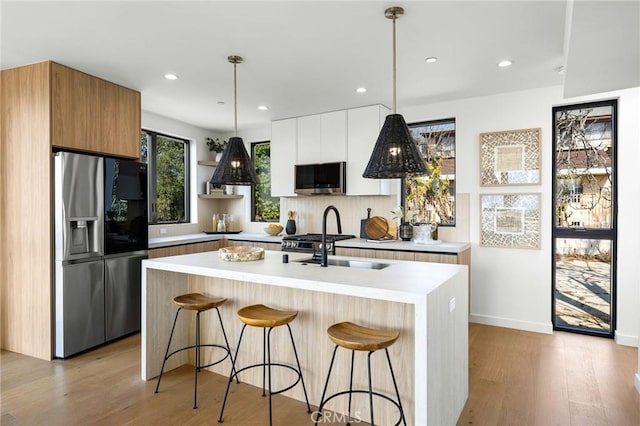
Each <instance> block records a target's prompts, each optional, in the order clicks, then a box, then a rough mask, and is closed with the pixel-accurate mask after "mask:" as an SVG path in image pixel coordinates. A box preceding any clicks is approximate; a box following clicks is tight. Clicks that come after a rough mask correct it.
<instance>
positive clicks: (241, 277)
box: [142, 250, 467, 303]
mask: <svg viewBox="0 0 640 426" xmlns="http://www.w3.org/2000/svg"><path fill="white" fill-rule="evenodd" d="M283 254H284V253H282V252H279V251H269V250H267V251H265V258H264V259H263V260H258V261H252V262H227V261H223V260H222V259H220V258H219V257H218V252H217V251H215V252H205V253H196V254H188V255H181V256H171V257H161V258H156V259H147V260H143V262H142V265H143V267H144V268H150V269H159V270H165V271H172V272H181V273H186V274H193V275H201V276H209V277H218V278H226V279H232V280H238V281H245V282H255V283H261V284H270V285H274V286H281V287H289V288H297V289H304V290H311V291H319V292H323V293H334V294H342V295H349V296H358V297H362V295H363V294H366V295H367V297H369V298H372V299H380V300H387V301H394V302H403V303H420V302H424V300H425V299H424V298H425V296H426V295H427V294H429V293H430V292H431V291H433V290H434V289H436V288H437V287H438V286H440V285H441V284H442V283H444V282H446V281H448V280H449V279H450V278H451V277H453V276H454V275H456V274H458V273H465V274H466V273H467V272H466V271H467V266H465V265H452V264H437V263H428V262H407V261H398V260H386V259H374V260H371V261H373V262H378V263H388V264H389V265H390V266H388V267H387V268H384V269H380V270H372V269H361V268H352V267H344V266H328V267H326V268H322V267H320V266H319V265H313V264H306V265H305V264H302V263H300V262H296V261H295V260H298V259H304V258H308V257H309V255H308V254H303V253H287V254H288V256H289V263H283V262H282V259H283ZM331 257H332V258H337V259H353V260H358V261H363V260H364V259H363V258H355V257H344V256H331ZM143 275H146V273H143Z"/></svg>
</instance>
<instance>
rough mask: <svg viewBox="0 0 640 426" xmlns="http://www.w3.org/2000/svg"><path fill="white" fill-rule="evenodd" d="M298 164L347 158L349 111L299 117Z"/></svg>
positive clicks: (328, 161)
mask: <svg viewBox="0 0 640 426" xmlns="http://www.w3.org/2000/svg"><path fill="white" fill-rule="evenodd" d="M297 146H298V157H297V159H296V163H297V164H315V163H333V162H336V161H346V160H347V111H346V110H342V111H334V112H327V113H324V114H314V115H307V116H304V117H298V143H297Z"/></svg>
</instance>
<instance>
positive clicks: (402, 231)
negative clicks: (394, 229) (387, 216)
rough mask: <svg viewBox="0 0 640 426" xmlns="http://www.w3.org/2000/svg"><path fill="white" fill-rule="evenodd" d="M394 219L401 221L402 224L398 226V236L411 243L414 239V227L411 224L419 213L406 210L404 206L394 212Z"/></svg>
mask: <svg viewBox="0 0 640 426" xmlns="http://www.w3.org/2000/svg"><path fill="white" fill-rule="evenodd" d="M391 213H393V219H400V224H399V225H398V236H399V237H400V239H401V240H403V241H411V238H413V226H412V225H411V222H412V221H413V220H414V219H415V217H416V214H417V212H415V211H413V210H410V209H406V210H405V209H404V207H402V206H398V207H396V209H395V210H392V211H391Z"/></svg>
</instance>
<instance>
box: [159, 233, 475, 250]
mask: <svg viewBox="0 0 640 426" xmlns="http://www.w3.org/2000/svg"><path fill="white" fill-rule="evenodd" d="M222 238H227V239H228V240H241V241H260V242H265V243H276V244H280V243H281V242H282V235H280V236H277V237H272V236H269V235H266V234H260V233H257V234H252V233H247V232H241V233H239V234H205V233H204V232H201V233H198V234H188V235H174V236H171V237H160V238H149V248H150V249H153V248H159V247H168V246H175V245H181V244H193V243H202V242H206V241H218V240H220V239H222ZM336 247H345V248H362V249H373V250H398V251H418V252H430V253H452V254H457V253H461V252H463V251H465V250H466V249H468V248H469V247H470V244H469V243H455V242H446V241H443V242H441V243H439V244H416V243H414V242H412V241H400V240H391V241H384V242H370V240H365V239H363V238H352V239H349V240H342V241H338V242H336Z"/></svg>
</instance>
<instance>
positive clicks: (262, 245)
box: [253, 241, 281, 251]
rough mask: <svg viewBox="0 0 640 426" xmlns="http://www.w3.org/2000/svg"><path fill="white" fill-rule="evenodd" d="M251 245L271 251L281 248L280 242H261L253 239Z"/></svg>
mask: <svg viewBox="0 0 640 426" xmlns="http://www.w3.org/2000/svg"><path fill="white" fill-rule="evenodd" d="M253 246H254V247H260V248H263V249H265V250H273V251H280V248H281V244H280V243H263V242H258V241H254V242H253Z"/></svg>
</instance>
